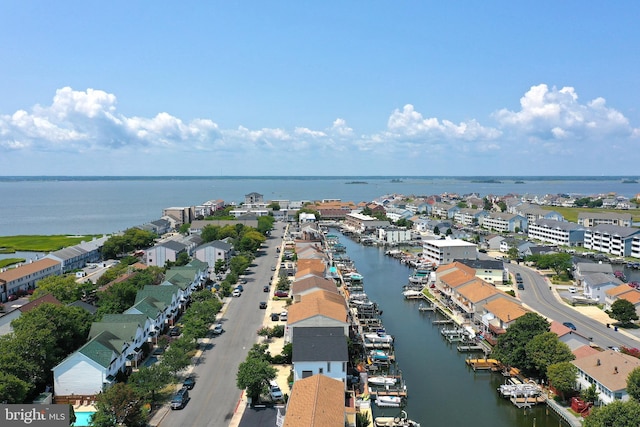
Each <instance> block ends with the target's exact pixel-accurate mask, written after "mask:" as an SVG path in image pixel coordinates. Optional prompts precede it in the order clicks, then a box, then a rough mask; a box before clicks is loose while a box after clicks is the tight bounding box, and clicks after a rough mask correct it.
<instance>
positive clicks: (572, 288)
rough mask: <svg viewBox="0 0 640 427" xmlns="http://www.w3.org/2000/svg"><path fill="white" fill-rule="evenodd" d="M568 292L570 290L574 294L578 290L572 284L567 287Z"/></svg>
mask: <svg viewBox="0 0 640 427" xmlns="http://www.w3.org/2000/svg"><path fill="white" fill-rule="evenodd" d="M569 292H571V293H572V294H575V293H576V292H578V290H577V289H576V288H574V287H573V286H572V287H570V288H569Z"/></svg>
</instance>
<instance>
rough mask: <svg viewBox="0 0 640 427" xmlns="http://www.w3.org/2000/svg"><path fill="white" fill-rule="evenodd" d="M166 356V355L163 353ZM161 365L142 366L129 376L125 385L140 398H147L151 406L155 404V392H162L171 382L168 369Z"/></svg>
mask: <svg viewBox="0 0 640 427" xmlns="http://www.w3.org/2000/svg"><path fill="white" fill-rule="evenodd" d="M165 355H166V353H165ZM164 358H165V356H163V358H162V362H163V363H156V364H154V365H151V366H149V367H146V366H143V367H142V368H140V369H138V371H136V372H134V373H132V374H131V375H130V376H129V380H128V381H127V384H128V385H130V386H131V389H132V390H133V391H134V392H135V393H136V394H137V395H139V396H141V397H142V398H149V399H150V402H151V404H152V405H153V404H154V403H155V402H156V392H157V391H159V390H162V389H163V388H164V387H166V386H167V384H169V383H170V382H171V374H170V372H169V369H168V368H167V366H166V365H165V364H164Z"/></svg>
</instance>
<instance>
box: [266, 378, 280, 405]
mask: <svg viewBox="0 0 640 427" xmlns="http://www.w3.org/2000/svg"><path fill="white" fill-rule="evenodd" d="M269 395H271V399H273V400H280V399H282V397H283V395H282V390H280V387H279V386H278V383H277V382H275V381H274V380H271V381H269Z"/></svg>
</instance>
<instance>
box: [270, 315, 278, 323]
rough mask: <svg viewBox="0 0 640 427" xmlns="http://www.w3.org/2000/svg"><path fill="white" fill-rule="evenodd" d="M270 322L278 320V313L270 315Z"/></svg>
mask: <svg viewBox="0 0 640 427" xmlns="http://www.w3.org/2000/svg"><path fill="white" fill-rule="evenodd" d="M271 320H273V321H274V322H277V321H278V320H280V313H271Z"/></svg>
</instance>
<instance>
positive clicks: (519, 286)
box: [518, 283, 524, 291]
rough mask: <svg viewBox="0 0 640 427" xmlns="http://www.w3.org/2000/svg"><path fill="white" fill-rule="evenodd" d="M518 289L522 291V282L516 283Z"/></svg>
mask: <svg viewBox="0 0 640 427" xmlns="http://www.w3.org/2000/svg"><path fill="white" fill-rule="evenodd" d="M518 289H519V290H521V291H524V284H523V283H518Z"/></svg>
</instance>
